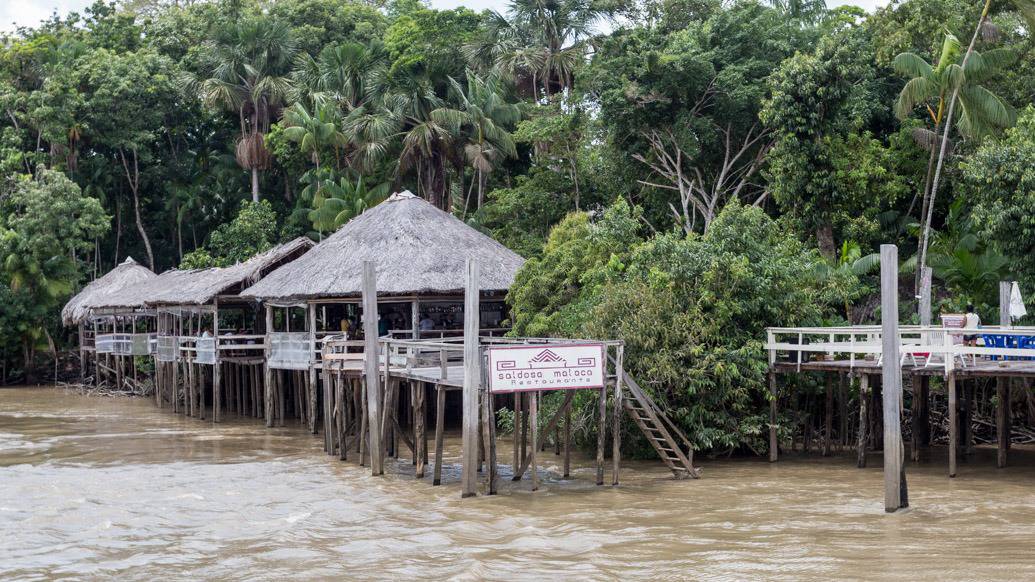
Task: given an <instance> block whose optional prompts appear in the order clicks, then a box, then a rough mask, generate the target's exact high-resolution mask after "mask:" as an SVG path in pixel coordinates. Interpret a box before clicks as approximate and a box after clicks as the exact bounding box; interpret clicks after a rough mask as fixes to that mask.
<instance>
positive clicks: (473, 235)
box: [241, 192, 524, 302]
mask: <svg viewBox="0 0 1035 582" xmlns="http://www.w3.org/2000/svg"><path fill="white" fill-rule="evenodd" d="M467 259H476V260H477V261H478V262H479V263H481V266H482V267H481V290H482V291H490V292H491V291H506V290H507V289H509V288H510V285H511V284H512V283H513V282H514V275H515V274H516V273H517V270H518V269H519V268H520V267H521V265H522V264H523V263H524V259H522V258H521V257H520V256H519V255H518V254H517V253H515V252H513V251H511V250H510V249H508V248H506V247H505V246H503V245H501V244H500V243H498V242H496V241H495V240H493V239H492V238H490V237H488V236H486V235H484V234H482V233H481V232H478V231H477V230H475V229H473V228H471V227H470V226H468V225H466V224H464V222H463V221H461V220H460V219H458V218H456V217H455V216H453V215H452V214H449V213H447V212H443V211H442V210H439V209H438V208H435V207H434V206H433V205H431V204H430V203H428V202H426V201H425V200H422V199H421V198H418V197H416V196H414V195H413V194H411V193H409V192H402V193H397V194H393V195H392V196H391V197H389V198H388V199H387V200H385V201H384V202H382V203H381V204H379V205H377V206H376V207H374V208H372V209H370V210H368V211H366V212H364V213H363V214H360V215H359V216H357V217H356V218H354V219H352V220H351V221H349V222H348V224H346V225H345V226H343V227H341V228H340V229H338V231H337V232H335V233H334V234H333V235H331V236H330V237H328V238H326V239H325V240H324V241H323V242H321V243H320V244H318V245H316V246H315V247H314V248H313V250H312V251H310V252H309V253H307V254H306V255H305V256H303V257H302V258H300V259H298V260H297V261H293V262H292V263H290V264H287V265H284V266H283V267H280V268H279V269H277V270H276V271H273V272H272V273H270V274H269V275H268V276H267V277H265V278H264V279H263V280H262V281H259V282H258V283H256V284H255V285H253V286H251V287H250V288H248V289H246V290H245V291H244V292H243V293H241V295H242V296H243V297H252V298H255V299H259V300H262V301H273V302H287V301H301V300H308V299H319V298H343V297H358V296H359V295H360V294H361V291H362V289H361V280H362V269H363V262H364V261H373V262H374V263H375V264H376V265H377V292H378V293H379V294H387V295H428V294H454V293H460V292H462V291H463V289H464V282H465V268H466V262H467Z"/></svg>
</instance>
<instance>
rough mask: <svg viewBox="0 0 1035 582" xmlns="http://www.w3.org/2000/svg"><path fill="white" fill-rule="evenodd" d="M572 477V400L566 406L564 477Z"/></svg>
mask: <svg viewBox="0 0 1035 582" xmlns="http://www.w3.org/2000/svg"><path fill="white" fill-rule="evenodd" d="M569 477H571V402H568V403H566V404H565V406H564V478H565V479H567V478H569Z"/></svg>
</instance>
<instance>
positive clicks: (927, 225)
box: [918, 0, 1035, 272]
mask: <svg viewBox="0 0 1035 582" xmlns="http://www.w3.org/2000/svg"><path fill="white" fill-rule="evenodd" d="M1013 4H1014V6H1015V7H1016V8H1017V9H1018V11H1020V13H1021V15H1022V16H1023V17H1024V19H1025V20H1026V21H1027V23H1028V28H1029V30H1030V29H1035V0H1013ZM991 6H992V0H985V1H984V6H983V7H982V9H981V15H980V16H979V17H978V21H977V25H976V26H975V27H974V34H973V35H972V36H971V37H970V44H969V45H968V46H967V52H965V53H964V54H963V62H962V63H961V69H962V71H961V73H962V74H960V75H957V76H956V77H957V78H958V82H956V83H953V87H952V96H951V97H950V98H949V108H948V113H947V114H946V116H945V119H946V123H945V128H944V130H943V131H942V136H941V145H940V146H939V147H938V160H937V162H935V166H934V178H932V180H931V194H930V202H929V203H928V208H927V216H926V217H925V220H924V225H923V231H922V232H921V239H920V269H918V271H919V272H923V267H924V266H925V264H926V259H927V241H928V238H929V237H930V232H931V215H932V214H933V208H934V198H935V195H937V193H938V183H939V180H940V179H941V174H942V167H943V165H944V164H945V156H946V153H947V151H948V146H949V135H950V134H951V132H952V119H953V112H954V111H955V109H956V103H957V101H959V98H960V94H961V92H963V91H965V90H966V89H965V83H964V82H963V81H964V80H965V76H966V75H971V74H973V73H974V72H975V69H977V70H978V71H980V70H981V69H982V68H983V67H982V65H983V63H982V62H981V61H982V60H983V59H981V58H980V57H979V58H977V59H974V58H973V56H974V54H975V53H976V51H975V50H974V45H975V44H976V43H977V39H978V35H980V34H981V32H982V30H985V31H987V30H989V29H990V28H991V26H992V25H991V23H990V22H988V10H989V8H991ZM972 60H973V61H974V64H972ZM968 65H969V66H968ZM979 74H980V73H979ZM961 129H962V128H961Z"/></svg>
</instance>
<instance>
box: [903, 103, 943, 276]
mask: <svg viewBox="0 0 1035 582" xmlns="http://www.w3.org/2000/svg"><path fill="white" fill-rule="evenodd" d="M939 109H941V108H940V107H939ZM939 113H941V112H940V111H939ZM940 128H941V119H938V120H937V121H936V122H935V124H934V135H935V136H937V135H938V131H939V129H940ZM936 154H937V151H936V150H935V149H934V144H931V155H930V156H928V158H927V175H926V176H924V195H923V201H922V203H921V208H920V223H921V224H923V221H924V217H925V216H927V207H928V206H929V205H930V204H931V179H932V178H933V177H934V162H935V160H936ZM910 213H912V209H910ZM921 273H923V269H917V270H916V276H915V277H914V281H913V295H919V294H920V275H921Z"/></svg>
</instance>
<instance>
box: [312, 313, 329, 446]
mask: <svg viewBox="0 0 1035 582" xmlns="http://www.w3.org/2000/svg"><path fill="white" fill-rule="evenodd" d="M324 325H326V323H324ZM309 357H310V358H311V361H310V362H309V378H308V380H309V382H308V384H309V386H308V392H307V394H308V397H307V398H306V409H307V410H308V414H307V415H306V416H307V418H306V420H308V421H309V432H310V433H312V434H316V381H317V380H318V379H319V376H318V375H317V373H316V305H315V304H313V303H310V304H309ZM328 380H329V376H328V375H327V373H325V374H324V378H323V381H324V382H327V381H328Z"/></svg>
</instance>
